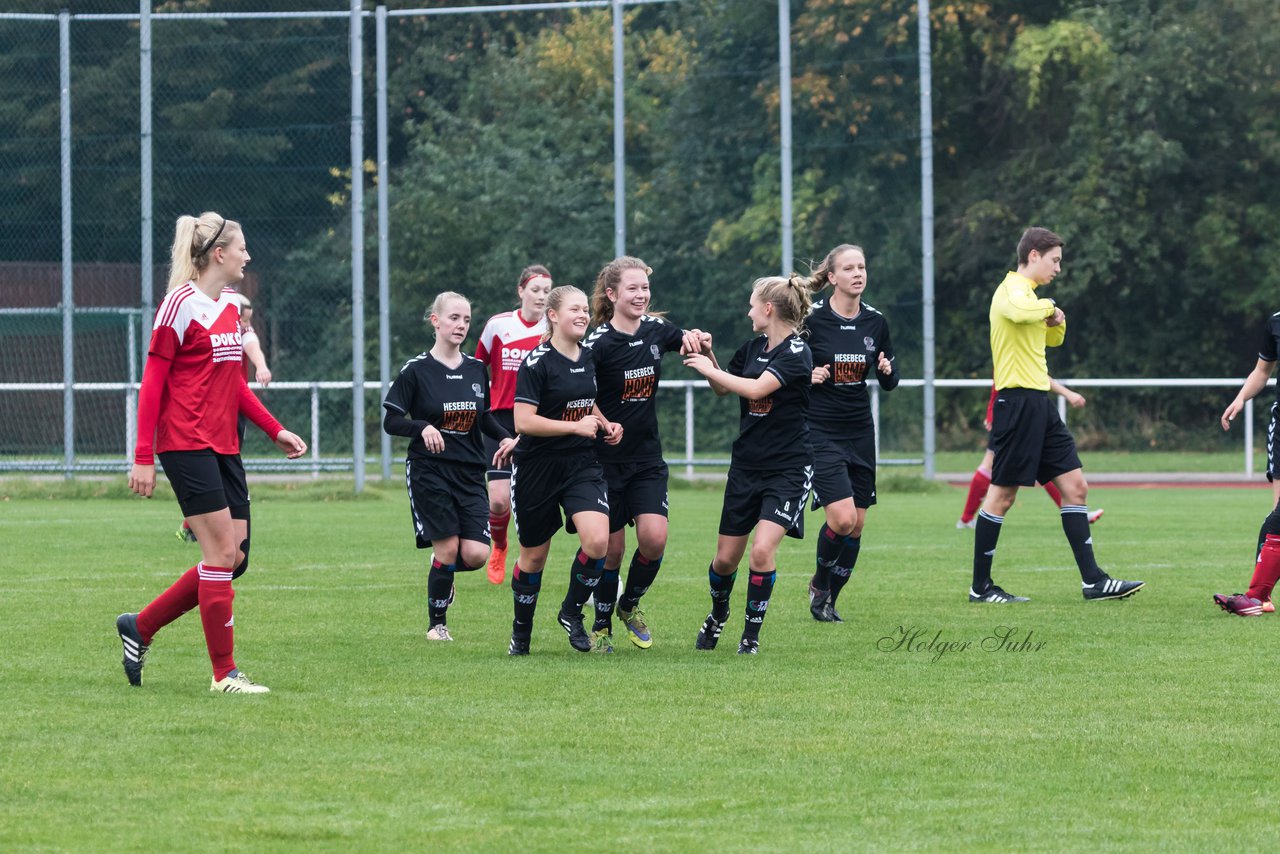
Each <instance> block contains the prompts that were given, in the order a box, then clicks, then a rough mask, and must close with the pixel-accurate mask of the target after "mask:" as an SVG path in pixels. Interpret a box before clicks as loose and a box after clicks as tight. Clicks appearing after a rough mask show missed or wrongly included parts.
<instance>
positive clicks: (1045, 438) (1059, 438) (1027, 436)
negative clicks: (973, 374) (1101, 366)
mask: <svg viewBox="0 0 1280 854" xmlns="http://www.w3.org/2000/svg"><path fill="white" fill-rule="evenodd" d="M991 450H993V451H994V452H995V455H996V456H995V462H994V463H993V464H992V466H991V482H992V483H993V484H995V485H996V486H1034V485H1035V484H1036V482H1037V481H1038V482H1040V483H1048V482H1049V481H1051V480H1053V479H1054V478H1055V477H1057V476H1058V475H1060V474H1065V473H1066V472H1069V471H1074V470H1075V469H1078V468H1080V467H1081V465H1080V457H1079V455H1078V454H1077V453H1076V442H1075V439H1072V438H1071V433H1069V432H1068V431H1067V425H1065V424H1063V423H1062V419H1061V418H1060V417H1059V416H1058V410H1057V409H1056V408H1054V406H1053V404H1052V403H1050V402H1049V393H1048V392H1045V391H1039V390H1037V389H1029V388H1003V389H1000V391H999V392H998V393H997V394H996V404H995V412H994V414H993V416H992V419H991Z"/></svg>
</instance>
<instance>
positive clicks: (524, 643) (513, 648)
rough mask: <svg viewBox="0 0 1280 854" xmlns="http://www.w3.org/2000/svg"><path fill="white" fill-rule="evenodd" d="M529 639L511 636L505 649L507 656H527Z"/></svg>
mask: <svg viewBox="0 0 1280 854" xmlns="http://www.w3.org/2000/svg"><path fill="white" fill-rule="evenodd" d="M528 654H529V639H528V638H518V637H516V636H515V635H512V636H511V645H510V646H508V647H507V655H528Z"/></svg>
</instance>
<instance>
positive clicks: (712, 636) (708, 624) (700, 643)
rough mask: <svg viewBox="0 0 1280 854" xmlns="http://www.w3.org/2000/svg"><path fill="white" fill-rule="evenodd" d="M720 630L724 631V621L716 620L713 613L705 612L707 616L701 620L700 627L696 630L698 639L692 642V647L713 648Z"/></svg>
mask: <svg viewBox="0 0 1280 854" xmlns="http://www.w3.org/2000/svg"><path fill="white" fill-rule="evenodd" d="M722 631H724V622H723V621H721V620H717V619H716V615H715V614H707V618H706V619H705V620H703V621H702V628H701V629H699V630H698V640H697V642H695V643H694V649H715V648H716V643H718V642H719V640H720V632H722Z"/></svg>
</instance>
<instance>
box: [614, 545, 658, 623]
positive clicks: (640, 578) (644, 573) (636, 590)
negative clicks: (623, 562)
mask: <svg viewBox="0 0 1280 854" xmlns="http://www.w3.org/2000/svg"><path fill="white" fill-rule="evenodd" d="M661 568H662V555H658V556H657V557H655V558H654V559H653V560H650V559H649V558H647V557H645V556H644V555H642V554H640V549H636V550H635V553H634V554H632V555H631V566H629V567H627V587H626V589H625V590H623V591H622V598H621V599H619V600H618V609H619V610H622V611H632V610H634V609H635V607H636V606H637V605H639V604H640V597H641V596H643V595H644V594H646V593H648V592H649V588H650V587H652V586H653V580H654V579H655V578H657V577H658V570H659V569H661Z"/></svg>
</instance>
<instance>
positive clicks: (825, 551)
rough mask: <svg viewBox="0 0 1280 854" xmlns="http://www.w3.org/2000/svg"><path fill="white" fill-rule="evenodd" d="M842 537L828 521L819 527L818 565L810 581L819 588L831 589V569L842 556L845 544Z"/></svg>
mask: <svg viewBox="0 0 1280 854" xmlns="http://www.w3.org/2000/svg"><path fill="white" fill-rule="evenodd" d="M841 539H842V538H841V537H840V535H839V534H837V533H836V532H835V531H833V530H831V529H830V528H828V527H827V523H826V522H823V523H822V527H821V528H820V529H818V558H817V559H818V567H817V569H816V570H814V573H813V581H811V582H809V583H810V584H812V585H813V586H814V588H815V589H817V590H830V589H831V570H832V569H833V568H835V566H836V563H837V562H838V560H839V558H840V549H841V548H842V546H843V543H841Z"/></svg>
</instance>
